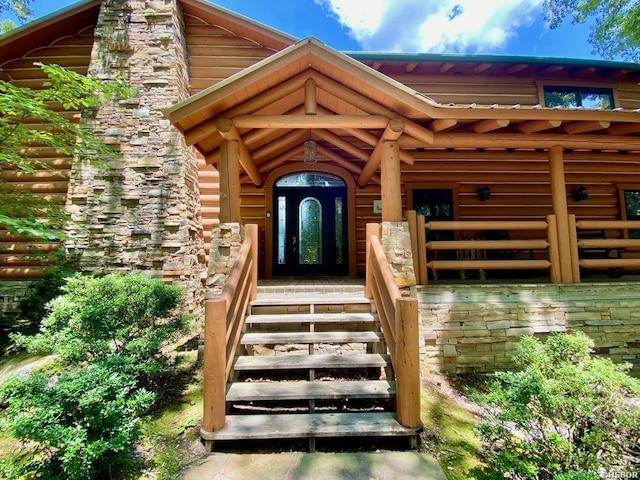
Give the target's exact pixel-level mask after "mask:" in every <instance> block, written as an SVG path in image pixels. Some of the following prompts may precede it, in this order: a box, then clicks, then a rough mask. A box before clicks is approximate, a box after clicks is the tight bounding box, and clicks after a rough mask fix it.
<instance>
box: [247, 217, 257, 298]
mask: <svg viewBox="0 0 640 480" xmlns="http://www.w3.org/2000/svg"><path fill="white" fill-rule="evenodd" d="M244 228H245V230H244V232H245V233H244V234H245V236H246V237H247V238H250V239H251V253H250V254H249V258H250V259H251V293H250V294H249V300H255V299H256V298H258V249H259V242H260V241H259V238H258V225H256V224H253V223H252V224H249V225H246V226H245V227H244Z"/></svg>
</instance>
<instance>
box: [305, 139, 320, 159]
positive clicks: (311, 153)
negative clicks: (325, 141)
mask: <svg viewBox="0 0 640 480" xmlns="http://www.w3.org/2000/svg"><path fill="white" fill-rule="evenodd" d="M317 161H318V148H317V145H316V142H314V141H313V140H307V141H306V142H304V163H316V162H317Z"/></svg>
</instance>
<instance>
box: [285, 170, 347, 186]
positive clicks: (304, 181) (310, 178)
mask: <svg viewBox="0 0 640 480" xmlns="http://www.w3.org/2000/svg"><path fill="white" fill-rule="evenodd" d="M344 186H345V183H344V180H342V179H341V178H340V177H338V176H336V175H331V174H330V173H323V172H300V173H292V174H289V175H286V176H284V177H280V178H279V179H278V181H277V182H276V187H344Z"/></svg>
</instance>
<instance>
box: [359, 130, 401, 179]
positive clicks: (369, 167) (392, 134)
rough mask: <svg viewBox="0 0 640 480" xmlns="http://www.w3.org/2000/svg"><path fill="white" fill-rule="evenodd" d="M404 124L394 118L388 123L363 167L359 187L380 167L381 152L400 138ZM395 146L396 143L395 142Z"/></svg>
mask: <svg viewBox="0 0 640 480" xmlns="http://www.w3.org/2000/svg"><path fill="white" fill-rule="evenodd" d="M404 128H405V123H404V121H403V120H402V119H399V118H394V119H393V120H391V121H390V122H389V125H388V126H387V128H386V129H385V131H384V132H383V133H382V136H381V137H380V141H379V142H378V144H377V145H376V147H375V148H374V149H373V152H371V156H370V157H369V159H368V160H367V164H366V165H365V166H364V169H363V170H362V173H361V174H360V177H358V185H360V186H361V187H362V186H364V185H366V184H367V182H369V179H370V178H371V176H372V175H373V174H374V173H375V172H376V170H378V167H379V166H380V162H381V159H382V152H383V150H384V147H385V145H386V143H387V142H389V141H395V140H397V139H398V138H400V135H402V132H403V131H404ZM396 144H397V142H396ZM398 158H400V148H399V147H398Z"/></svg>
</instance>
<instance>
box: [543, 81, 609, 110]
mask: <svg viewBox="0 0 640 480" xmlns="http://www.w3.org/2000/svg"><path fill="white" fill-rule="evenodd" d="M544 103H545V106H547V107H561V108H579V107H582V108H586V109H591V110H612V109H613V107H614V105H613V91H612V90H611V89H610V88H591V87H571V86H545V87H544Z"/></svg>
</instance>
